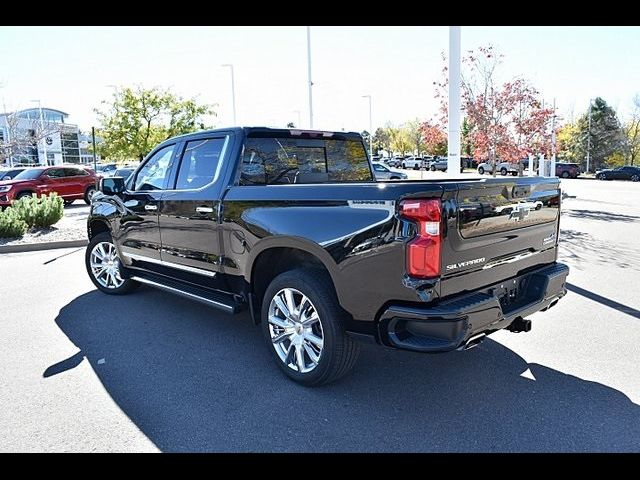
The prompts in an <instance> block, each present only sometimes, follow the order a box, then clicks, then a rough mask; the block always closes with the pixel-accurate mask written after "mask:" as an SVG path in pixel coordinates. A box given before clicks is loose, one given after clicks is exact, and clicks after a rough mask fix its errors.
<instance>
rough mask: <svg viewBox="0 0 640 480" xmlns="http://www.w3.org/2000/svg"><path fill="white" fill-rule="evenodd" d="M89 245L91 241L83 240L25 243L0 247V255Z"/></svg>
mask: <svg viewBox="0 0 640 480" xmlns="http://www.w3.org/2000/svg"><path fill="white" fill-rule="evenodd" d="M88 243H89V240H87V239H83V240H61V241H59V242H41V243H23V244H19V245H0V254H2V253H21V252H35V251H38V250H50V249H54V248H74V247H84V246H85V245H87V244H88Z"/></svg>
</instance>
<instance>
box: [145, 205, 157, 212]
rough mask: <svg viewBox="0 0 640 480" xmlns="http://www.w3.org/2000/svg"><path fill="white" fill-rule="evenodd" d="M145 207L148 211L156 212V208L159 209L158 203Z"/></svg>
mask: <svg viewBox="0 0 640 480" xmlns="http://www.w3.org/2000/svg"><path fill="white" fill-rule="evenodd" d="M144 209H145V210H147V211H148V212H155V211H156V210H158V206H157V205H145V206H144Z"/></svg>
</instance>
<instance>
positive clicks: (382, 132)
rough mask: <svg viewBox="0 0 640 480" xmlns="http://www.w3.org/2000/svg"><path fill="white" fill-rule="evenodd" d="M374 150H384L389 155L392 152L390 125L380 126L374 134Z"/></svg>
mask: <svg viewBox="0 0 640 480" xmlns="http://www.w3.org/2000/svg"><path fill="white" fill-rule="evenodd" d="M373 150H374V151H375V152H379V151H380V150H384V151H385V152H387V153H388V154H389V155H391V154H392V151H391V132H390V127H389V126H387V127H378V129H377V130H376V133H375V134H374V135H373Z"/></svg>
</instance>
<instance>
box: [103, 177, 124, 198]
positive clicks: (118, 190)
mask: <svg viewBox="0 0 640 480" xmlns="http://www.w3.org/2000/svg"><path fill="white" fill-rule="evenodd" d="M99 189H100V191H101V192H102V193H104V194H105V195H121V194H122V192H124V190H125V188H124V178H122V177H103V178H101V179H100V184H99Z"/></svg>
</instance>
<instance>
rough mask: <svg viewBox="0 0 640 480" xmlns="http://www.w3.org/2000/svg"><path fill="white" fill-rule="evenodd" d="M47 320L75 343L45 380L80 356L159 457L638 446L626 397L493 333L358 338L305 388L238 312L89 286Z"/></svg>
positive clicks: (637, 421) (638, 416)
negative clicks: (466, 344)
mask: <svg viewBox="0 0 640 480" xmlns="http://www.w3.org/2000/svg"><path fill="white" fill-rule="evenodd" d="M56 323H57V325H58V326H59V328H60V329H61V330H62V331H63V332H64V333H65V334H66V335H67V336H68V338H69V339H70V340H71V341H72V342H73V343H74V344H75V345H76V346H77V347H78V348H80V350H81V351H80V352H79V353H77V354H75V355H74V356H72V357H71V358H69V359H61V361H60V362H58V363H57V364H55V365H51V366H49V367H48V368H47V369H46V370H45V372H44V374H43V375H44V376H45V377H49V376H52V375H58V374H64V372H66V371H68V370H71V369H73V368H74V367H75V366H77V365H78V364H80V363H81V362H82V361H83V360H84V358H86V359H87V360H88V361H89V363H90V365H91V367H92V368H93V369H94V371H95V372H96V374H97V376H98V377H99V379H100V380H101V382H102V384H103V385H104V387H105V389H106V391H107V392H108V393H109V395H111V397H112V398H113V400H114V401H115V402H116V403H117V404H118V405H119V407H120V408H121V409H122V411H123V412H124V413H125V414H126V415H128V417H129V418H130V419H131V420H132V421H133V422H134V423H135V424H136V425H137V426H138V428H140V430H141V431H142V432H143V433H144V434H145V435H147V437H148V438H149V439H150V440H152V441H153V442H154V443H155V444H156V445H157V446H158V448H160V449H161V450H163V451H269V452H280V451H285V452H290V451H637V449H638V438H640V408H639V407H638V405H636V404H634V403H632V402H631V401H630V399H629V398H628V397H626V396H625V395H623V394H622V393H621V392H619V391H617V390H615V389H613V388H610V387H607V386H605V385H602V384H599V383H595V382H589V381H585V380H582V379H580V378H577V377H574V376H571V375H566V374H563V373H561V372H559V371H556V370H553V369H551V368H548V367H545V366H543V365H538V364H527V363H526V362H525V360H524V359H523V358H521V357H520V356H518V355H516V354H515V353H514V352H513V351H511V350H509V349H507V348H506V347H504V346H502V345H501V344H500V343H498V342H495V341H492V340H487V341H485V343H484V344H482V345H481V346H479V347H477V348H475V349H473V350H470V351H468V352H464V353H459V352H454V353H450V354H441V355H422V354H416V353H412V352H400V351H390V350H387V349H384V348H382V347H378V346H375V345H363V349H362V354H361V357H360V361H359V362H358V365H357V366H356V368H355V369H354V371H353V372H352V374H351V375H349V376H347V377H346V378H344V379H342V380H341V381H339V382H336V383H334V384H331V385H328V386H326V387H322V388H315V389H309V388H304V387H300V386H298V385H296V384H293V383H292V382H290V381H289V380H288V379H286V378H285V377H284V375H282V373H281V372H280V371H279V369H278V368H277V367H276V366H275V365H274V364H273V363H272V360H271V358H270V356H269V353H268V351H267V348H266V347H265V345H264V343H263V339H262V332H261V331H260V329H259V328H257V327H255V326H254V325H253V324H252V323H251V321H250V319H249V318H248V315H246V314H242V315H240V316H236V317H232V316H228V315H224V314H221V313H218V312H217V311H216V310H212V309H210V308H208V307H206V306H203V305H199V304H194V303H191V302H189V301H188V300H184V299H182V298H179V297H174V296H169V295H166V294H164V293H161V292H160V291H155V290H151V289H148V288H140V289H138V290H137V291H136V292H135V293H134V294H133V295H128V296H123V297H113V296H107V295H103V294H101V293H99V292H97V291H92V292H89V293H86V294H84V295H82V296H80V297H78V298H76V299H74V300H73V301H72V302H71V303H69V304H68V305H66V306H65V307H64V308H62V310H61V311H60V313H59V315H58V317H57V318H56ZM527 369H528V370H529V372H527ZM523 372H527V374H526V375H527V376H529V377H530V376H531V375H530V374H532V376H533V377H534V378H535V380H533V379H531V378H526V377H524V376H521V374H523ZM529 373H530V374H529Z"/></svg>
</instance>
